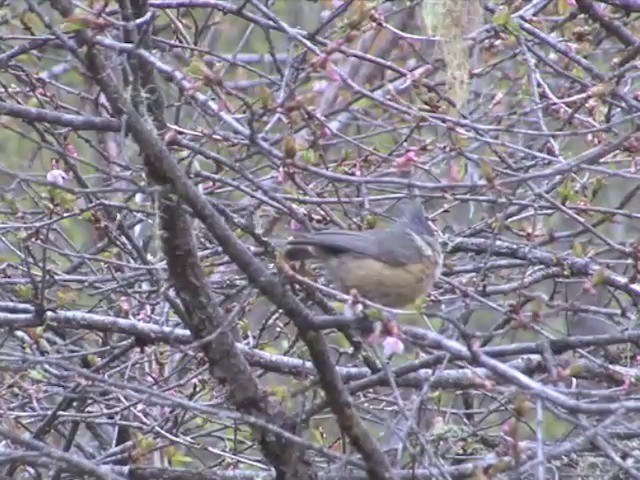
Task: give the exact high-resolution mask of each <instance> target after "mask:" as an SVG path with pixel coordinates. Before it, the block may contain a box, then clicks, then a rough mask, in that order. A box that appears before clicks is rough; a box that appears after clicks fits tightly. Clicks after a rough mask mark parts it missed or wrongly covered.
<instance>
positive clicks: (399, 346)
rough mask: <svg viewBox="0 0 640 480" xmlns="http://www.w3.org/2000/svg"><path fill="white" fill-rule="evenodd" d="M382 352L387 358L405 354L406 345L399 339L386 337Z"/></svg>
mask: <svg viewBox="0 0 640 480" xmlns="http://www.w3.org/2000/svg"><path fill="white" fill-rule="evenodd" d="M382 351H383V352H384V355H385V357H390V356H391V355H392V354H394V353H397V354H400V353H403V352H404V343H402V341H401V340H400V339H398V338H397V337H385V339H384V340H383V341H382Z"/></svg>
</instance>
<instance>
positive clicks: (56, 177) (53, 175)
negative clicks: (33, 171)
mask: <svg viewBox="0 0 640 480" xmlns="http://www.w3.org/2000/svg"><path fill="white" fill-rule="evenodd" d="M67 178H69V177H68V175H67V174H66V173H65V172H64V171H62V170H58V169H54V170H49V171H48V172H47V182H51V183H55V184H56V185H64V181H65V180H66V179H67Z"/></svg>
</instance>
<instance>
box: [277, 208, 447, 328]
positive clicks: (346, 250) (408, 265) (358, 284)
mask: <svg viewBox="0 0 640 480" xmlns="http://www.w3.org/2000/svg"><path fill="white" fill-rule="evenodd" d="M403 210H404V211H403V213H402V215H401V216H399V218H396V219H395V221H394V222H393V223H392V224H391V225H389V226H387V227H384V228H374V229H372V230H366V231H351V230H333V229H330V230H321V231H317V232H313V233H307V234H301V235H298V236H296V237H294V238H292V239H290V240H289V241H288V242H287V244H286V248H285V251H284V257H285V259H286V260H287V261H304V260H317V261H319V262H320V263H321V264H323V265H324V267H325V269H326V272H327V274H328V277H329V278H330V279H331V281H332V282H333V284H334V285H335V287H336V288H337V289H338V290H339V291H341V292H343V293H346V294H353V292H354V290H355V291H356V292H357V293H358V295H359V296H361V297H363V298H365V299H366V300H369V301H371V302H374V303H377V304H379V305H382V306H384V307H389V308H392V309H399V308H403V307H406V306H407V305H409V304H412V303H414V302H415V301H416V300H417V299H418V298H420V297H421V296H424V295H426V294H427V293H429V292H430V291H431V290H432V289H433V286H434V283H435V282H436V281H437V279H438V277H439V276H440V273H441V271H442V261H443V253H442V249H441V247H440V243H439V242H438V235H437V233H438V232H437V230H436V228H435V227H434V226H432V224H431V223H430V222H429V220H428V219H427V217H426V214H425V212H424V209H423V207H422V205H421V204H420V203H419V202H417V201H412V202H410V203H409V205H408V206H405V208H404V209H403ZM385 326H386V327H387V329H386V330H387V334H388V335H390V336H392V335H394V334H395V333H396V332H397V325H395V323H385Z"/></svg>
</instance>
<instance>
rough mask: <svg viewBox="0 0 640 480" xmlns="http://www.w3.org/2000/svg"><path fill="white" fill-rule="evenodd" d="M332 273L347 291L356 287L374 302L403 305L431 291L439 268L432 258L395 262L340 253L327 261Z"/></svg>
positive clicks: (337, 284) (334, 278) (395, 306)
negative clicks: (430, 259)
mask: <svg viewBox="0 0 640 480" xmlns="http://www.w3.org/2000/svg"><path fill="white" fill-rule="evenodd" d="M327 267H328V273H329V276H330V277H331V278H332V280H333V281H334V282H335V284H336V287H337V288H338V289H340V290H341V291H343V292H345V293H349V292H350V291H351V290H352V289H356V290H357V291H358V293H359V294H360V295H362V296H363V297H364V298H366V299H367V300H370V301H372V302H376V303H380V304H382V305H385V306H387V307H391V308H401V307H405V306H407V305H409V304H410V303H413V302H415V301H416V300H417V299H418V298H419V297H421V296H423V295H425V294H426V293H428V291H429V290H430V289H431V288H432V287H433V283H434V281H435V277H434V274H435V270H434V268H432V265H431V264H429V263H428V262H426V263H425V262H418V263H415V264H412V265H404V266H391V265H388V264H386V263H383V262H380V261H378V260H375V259H372V258H366V257H360V256H355V255H348V254H346V255H339V256H336V257H333V258H330V259H329V260H328V261H327Z"/></svg>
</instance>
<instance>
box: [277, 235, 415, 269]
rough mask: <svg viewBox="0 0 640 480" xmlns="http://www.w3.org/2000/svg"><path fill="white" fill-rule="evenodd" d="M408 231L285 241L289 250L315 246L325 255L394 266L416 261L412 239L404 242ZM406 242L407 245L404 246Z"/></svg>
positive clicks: (300, 238) (322, 236) (312, 237)
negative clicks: (357, 257) (359, 257)
mask: <svg viewBox="0 0 640 480" xmlns="http://www.w3.org/2000/svg"><path fill="white" fill-rule="evenodd" d="M406 235H409V234H408V232H398V231H397V230H396V231H394V230H383V229H376V230H369V231H366V232H352V231H349V230H324V231H320V232H315V233H313V234H309V235H302V236H300V237H297V238H294V239H292V240H289V242H288V245H289V246H290V247H316V248H318V249H321V250H323V251H324V252H326V254H328V255H339V254H343V253H353V254H357V255H362V256H365V257H369V258H373V259H376V260H379V261H381V262H385V263H388V264H390V265H394V266H402V265H407V264H409V263H416V262H417V261H419V259H418V258H416V252H417V249H416V247H415V246H414V245H415V244H414V242H413V241H411V240H413V239H407V238H406ZM407 240H409V243H407Z"/></svg>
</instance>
